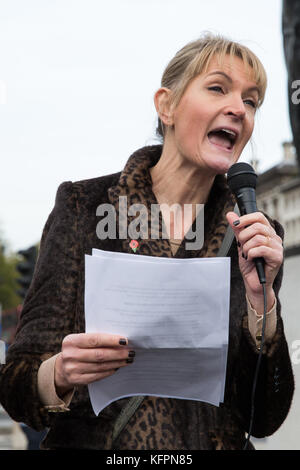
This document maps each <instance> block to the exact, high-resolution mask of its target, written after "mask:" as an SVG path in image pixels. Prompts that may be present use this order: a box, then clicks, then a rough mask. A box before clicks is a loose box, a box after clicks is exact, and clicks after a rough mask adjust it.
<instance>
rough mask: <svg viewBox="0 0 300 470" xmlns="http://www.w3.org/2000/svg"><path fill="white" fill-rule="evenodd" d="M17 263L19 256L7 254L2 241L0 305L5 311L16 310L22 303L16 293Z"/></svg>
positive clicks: (0, 255) (0, 251) (0, 250)
mask: <svg viewBox="0 0 300 470" xmlns="http://www.w3.org/2000/svg"><path fill="white" fill-rule="evenodd" d="M17 261H18V256H17V255H15V254H12V255H6V254H5V248H4V246H3V244H2V243H1V241H0V303H1V304H2V308H3V310H5V309H8V308H14V307H16V306H17V305H19V304H20V303H21V298H20V297H19V296H18V295H17V293H16V292H17V290H18V287H19V286H18V283H17V278H18V273H17V271H16V264H17Z"/></svg>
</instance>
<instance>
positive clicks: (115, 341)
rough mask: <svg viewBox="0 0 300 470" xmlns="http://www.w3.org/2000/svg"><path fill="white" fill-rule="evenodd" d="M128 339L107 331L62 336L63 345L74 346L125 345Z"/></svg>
mask: <svg viewBox="0 0 300 470" xmlns="http://www.w3.org/2000/svg"><path fill="white" fill-rule="evenodd" d="M127 345H128V339H127V338H125V337H124V336H120V335H112V334H109V333H78V334H71V335H68V336H66V337H65V338H64V340H63V346H74V347H77V348H83V349H86V348H101V347H120V346H127Z"/></svg>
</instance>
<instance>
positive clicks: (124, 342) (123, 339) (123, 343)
mask: <svg viewBox="0 0 300 470" xmlns="http://www.w3.org/2000/svg"><path fill="white" fill-rule="evenodd" d="M119 344H120V345H121V346H126V344H127V341H126V339H125V338H121V339H120V341H119Z"/></svg>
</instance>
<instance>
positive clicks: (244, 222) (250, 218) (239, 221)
mask: <svg viewBox="0 0 300 470" xmlns="http://www.w3.org/2000/svg"><path fill="white" fill-rule="evenodd" d="M226 217H227V220H228V222H229V223H230V225H231V226H233V227H232V228H233V229H235V228H237V227H238V228H239V229H241V228H245V227H247V226H248V225H251V224H254V223H255V222H258V223H261V224H263V225H267V226H269V227H271V225H270V222H269V221H268V219H267V218H266V217H265V216H264V214H263V213H262V212H252V213H251V214H246V215H242V216H240V217H239V216H238V215H237V214H236V213H235V212H228V213H227V214H226ZM271 228H272V227H271Z"/></svg>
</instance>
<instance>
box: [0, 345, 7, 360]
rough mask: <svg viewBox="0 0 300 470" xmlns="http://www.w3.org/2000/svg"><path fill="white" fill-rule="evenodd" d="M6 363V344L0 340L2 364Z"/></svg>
mask: <svg viewBox="0 0 300 470" xmlns="http://www.w3.org/2000/svg"><path fill="white" fill-rule="evenodd" d="M5 362H6V344H5V341H2V339H0V364H5Z"/></svg>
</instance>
